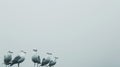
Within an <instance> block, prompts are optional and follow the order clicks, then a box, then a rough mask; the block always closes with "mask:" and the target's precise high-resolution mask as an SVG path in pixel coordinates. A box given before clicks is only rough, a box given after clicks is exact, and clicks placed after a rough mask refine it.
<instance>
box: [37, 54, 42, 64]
mask: <svg viewBox="0 0 120 67" xmlns="http://www.w3.org/2000/svg"><path fill="white" fill-rule="evenodd" d="M37 61H38V63H39V64H40V63H41V62H40V56H39V55H38V59H37Z"/></svg>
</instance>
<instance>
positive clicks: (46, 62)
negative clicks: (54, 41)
mask: <svg viewBox="0 0 120 67" xmlns="http://www.w3.org/2000/svg"><path fill="white" fill-rule="evenodd" d="M46 54H47V55H48V56H47V58H43V59H42V63H41V66H46V65H47V64H48V63H49V62H50V60H51V56H50V55H52V53H46Z"/></svg>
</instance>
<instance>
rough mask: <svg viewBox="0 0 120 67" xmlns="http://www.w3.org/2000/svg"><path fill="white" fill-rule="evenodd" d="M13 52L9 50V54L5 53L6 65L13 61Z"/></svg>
mask: <svg viewBox="0 0 120 67" xmlns="http://www.w3.org/2000/svg"><path fill="white" fill-rule="evenodd" d="M12 53H13V52H12V51H8V52H7V54H5V55H4V64H5V65H6V67H7V66H9V65H10V62H11V61H12Z"/></svg>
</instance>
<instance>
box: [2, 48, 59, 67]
mask: <svg viewBox="0 0 120 67" xmlns="http://www.w3.org/2000/svg"><path fill="white" fill-rule="evenodd" d="M37 51H38V50H37V49H36V48H34V49H33V52H34V54H33V56H32V57H31V60H32V62H33V63H34V67H35V66H36V65H37V67H40V66H46V67H53V66H54V65H55V64H56V59H58V57H54V59H51V56H50V55H52V53H46V54H47V55H48V56H47V57H46V58H43V59H42V60H41V58H40V56H39V55H38V54H37ZM26 53H27V52H25V51H23V50H21V52H20V53H19V54H18V55H17V56H16V57H14V59H12V54H13V52H12V51H8V52H7V54H5V55H4V64H5V65H6V67H11V66H13V65H14V64H17V65H18V67H19V66H20V63H22V62H24V60H25V55H26Z"/></svg>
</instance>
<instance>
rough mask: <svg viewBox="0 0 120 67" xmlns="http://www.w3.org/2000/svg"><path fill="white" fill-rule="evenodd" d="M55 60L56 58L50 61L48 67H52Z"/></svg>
mask: <svg viewBox="0 0 120 67" xmlns="http://www.w3.org/2000/svg"><path fill="white" fill-rule="evenodd" d="M56 59H58V57H55V59H54V60H50V63H49V65H48V66H49V67H52V66H54V65H55V64H56V63H57V62H56Z"/></svg>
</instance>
